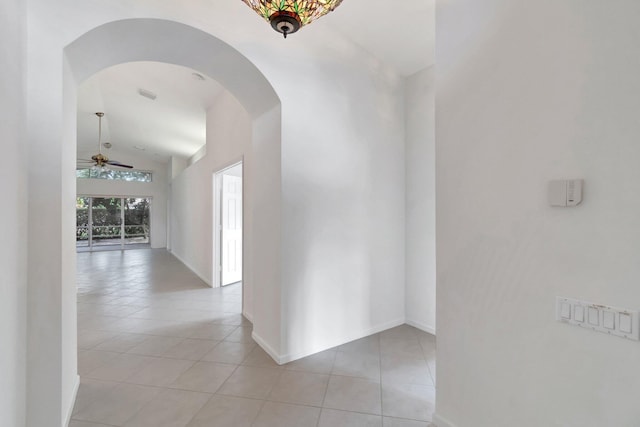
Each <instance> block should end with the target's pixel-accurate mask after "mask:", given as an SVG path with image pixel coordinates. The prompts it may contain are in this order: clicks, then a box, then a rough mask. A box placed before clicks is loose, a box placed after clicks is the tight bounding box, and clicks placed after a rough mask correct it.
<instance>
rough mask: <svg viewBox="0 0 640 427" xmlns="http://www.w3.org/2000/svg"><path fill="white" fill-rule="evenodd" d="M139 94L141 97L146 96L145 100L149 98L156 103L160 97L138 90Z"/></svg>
mask: <svg viewBox="0 0 640 427" xmlns="http://www.w3.org/2000/svg"><path fill="white" fill-rule="evenodd" d="M138 93H139V94H140V96H144V97H145V98H149V99H150V100H152V101H155V100H156V98H157V97H158V95H156V94H155V93H153V92H151V91H150V90H146V89H138Z"/></svg>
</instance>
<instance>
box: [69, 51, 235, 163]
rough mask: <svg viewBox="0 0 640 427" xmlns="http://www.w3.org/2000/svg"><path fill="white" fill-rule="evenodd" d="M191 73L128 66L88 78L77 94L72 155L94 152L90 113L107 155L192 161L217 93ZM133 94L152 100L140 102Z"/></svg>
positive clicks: (218, 88) (149, 65)
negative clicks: (124, 153)
mask: <svg viewBox="0 0 640 427" xmlns="http://www.w3.org/2000/svg"><path fill="white" fill-rule="evenodd" d="M193 73H195V71H193V70H191V69H189V68H185V67H181V66H178V65H172V64H166V63H160V62H129V63H126V64H122V65H117V66H114V67H111V68H107V69H105V70H103V71H101V72H99V73H97V74H95V75H94V76H92V77H91V78H89V79H88V80H87V81H85V82H84V83H83V84H82V85H80V87H79V89H78V152H87V151H88V152H97V150H98V118H97V116H96V115H95V113H96V112H98V111H102V112H104V113H105V116H104V118H103V119H102V142H111V144H112V149H113V150H116V151H135V152H137V153H138V154H145V155H148V156H152V157H155V158H156V159H157V160H158V161H162V162H164V161H166V160H168V158H169V157H170V156H172V155H176V156H181V157H190V156H191V155H193V154H194V153H195V152H196V151H197V150H198V149H199V148H200V147H202V145H203V144H204V143H205V136H206V124H205V111H206V110H207V109H208V108H209V107H210V106H211V105H212V103H213V102H214V101H215V99H216V97H217V96H218V95H219V94H220V93H221V92H222V90H223V89H222V87H221V86H220V85H219V84H218V83H217V82H215V81H213V80H211V79H209V78H206V77H204V80H201V79H200V78H197V77H196V76H194V74H193ZM139 89H144V90H148V91H151V92H152V93H154V94H155V95H156V99H155V100H151V99H149V98H146V97H144V96H141V95H140V94H139V93H138V91H139ZM103 150H104V149H103Z"/></svg>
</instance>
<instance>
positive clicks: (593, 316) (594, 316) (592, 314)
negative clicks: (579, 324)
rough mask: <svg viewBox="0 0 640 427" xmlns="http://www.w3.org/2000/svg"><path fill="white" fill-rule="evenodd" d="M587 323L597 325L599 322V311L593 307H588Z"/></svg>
mask: <svg viewBox="0 0 640 427" xmlns="http://www.w3.org/2000/svg"><path fill="white" fill-rule="evenodd" d="M588 313H589V324H590V325H593V326H598V325H599V324H600V316H599V314H600V312H599V311H598V309H597V308H595V307H589V309H588Z"/></svg>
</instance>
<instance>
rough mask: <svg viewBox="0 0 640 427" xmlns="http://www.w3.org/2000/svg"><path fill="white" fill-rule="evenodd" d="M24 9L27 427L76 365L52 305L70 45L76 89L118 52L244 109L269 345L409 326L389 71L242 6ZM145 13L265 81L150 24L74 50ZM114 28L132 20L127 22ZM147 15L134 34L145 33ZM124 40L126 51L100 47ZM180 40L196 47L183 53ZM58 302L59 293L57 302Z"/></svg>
mask: <svg viewBox="0 0 640 427" xmlns="http://www.w3.org/2000/svg"><path fill="white" fill-rule="evenodd" d="M27 7H28V12H29V15H28V16H29V25H28V31H29V34H28V36H29V37H28V39H29V43H30V44H29V49H28V61H29V62H28V65H29V66H28V67H27V68H28V70H29V75H28V99H29V101H30V102H29V103H28V106H29V116H28V121H29V122H28V132H29V145H30V152H31V154H32V155H33V157H34V159H35V160H34V161H33V162H31V163H30V187H29V189H30V193H29V194H30V198H31V201H32V203H33V205H34V207H36V208H38V209H45V208H46V209H48V212H49V215H48V216H47V217H46V218H44V219H43V218H41V217H36V216H35V215H31V216H30V218H29V224H30V225H29V231H30V237H29V252H30V253H29V263H30V268H32V269H31V276H30V279H29V283H30V284H31V283H33V285H34V286H33V292H31V293H30V297H31V298H30V302H29V304H30V308H31V309H32V310H31V314H30V318H31V321H32V324H33V325H34V328H33V334H32V336H31V338H30V342H31V343H32V345H34V346H35V345H36V344H38V343H42V344H43V345H45V347H46V348H50V349H51V351H52V353H53V356H49V355H47V357H45V356H44V355H42V354H37V353H35V352H34V355H33V356H32V358H33V360H31V361H30V364H32V365H33V375H32V376H31V378H32V379H31V381H30V387H29V388H30V395H31V397H32V399H30V401H32V402H37V406H36V407H35V408H34V410H33V416H32V420H31V421H30V427H31V426H33V427H36V426H38V427H39V426H40V425H46V423H55V424H57V423H58V422H57V420H58V419H59V418H62V417H63V415H62V414H61V411H60V408H58V406H59V402H60V400H59V399H57V398H54V397H55V396H59V395H61V396H68V395H69V393H68V390H67V387H66V385H64V386H63V385H62V384H63V382H64V383H65V384H67V383H68V382H69V383H70V382H71V381H68V382H67V380H64V381H63V380H62V379H61V378H60V375H61V373H60V370H59V369H58V368H59V366H61V365H63V364H64V365H67V364H71V363H72V362H73V359H72V358H70V357H69V358H66V357H64V360H63V354H69V353H70V349H71V343H70V342H67V341H64V345H65V346H69V348H68V349H64V350H63V349H62V348H61V346H62V345H63V344H62V343H63V340H62V337H61V334H62V332H61V331H60V328H62V329H64V330H65V331H67V332H68V331H72V330H73V328H74V326H75V325H74V324H71V322H70V321H68V320H69V319H67V318H66V317H65V319H64V321H63V317H62V312H61V311H62V307H63V306H64V307H66V306H67V305H68V304H69V302H70V301H73V300H74V298H75V294H74V292H73V291H70V290H71V289H72V288H73V282H74V277H73V274H72V272H71V271H72V269H71V268H70V267H71V265H72V264H73V261H72V260H67V259H66V258H65V257H68V258H72V257H69V256H68V253H66V252H65V253H62V251H61V249H64V250H65V251H67V249H68V248H67V246H68V241H67V240H65V242H66V243H65V244H64V245H61V241H63V240H64V239H69V237H68V236H72V235H73V234H72V233H73V225H72V224H71V222H70V218H71V217H72V215H73V212H72V210H73V197H74V195H75V180H74V179H73V177H72V175H71V174H72V171H73V168H72V167H71V166H70V165H67V164H66V162H68V159H70V158H73V157H72V156H71V155H67V154H66V151H64V150H63V148H64V149H65V150H68V149H69V147H72V148H73V149H75V147H74V145H75V143H74V140H73V139H71V140H68V139H67V137H68V136H69V135H68V134H65V132H66V133H69V132H68V131H66V130H64V129H66V128H67V127H68V126H66V125H65V126H63V123H67V121H72V112H71V111H70V110H71V109H70V108H65V110H64V112H63V111H62V110H61V105H63V98H64V97H63V93H64V91H63V78H64V77H65V76H67V74H69V73H67V72H65V67H64V61H63V58H64V55H65V54H66V56H67V58H68V59H69V63H70V64H71V65H72V67H71V68H72V70H71V74H73V75H72V76H69V78H72V80H74V82H75V83H76V84H77V83H79V82H81V81H82V80H83V79H84V78H86V77H88V75H87V71H88V70H94V72H95V71H96V70H99V69H100V68H101V67H104V66H109V65H113V64H115V63H118V61H119V62H122V61H127V60H145V59H146V60H151V59H153V60H160V61H162V60H165V59H166V60H167V61H168V62H173V63H180V64H182V65H185V66H189V67H191V68H194V69H197V70H201V71H204V72H205V74H207V75H209V76H210V77H212V78H216V79H218V80H219V81H220V82H221V83H223V84H225V85H227V88H228V89H229V90H230V91H231V92H232V93H233V95H234V96H235V97H236V98H237V99H238V100H240V102H241V103H242V105H243V106H244V108H245V109H247V111H248V112H249V115H250V116H251V117H252V119H253V123H252V129H251V130H252V135H253V149H254V160H255V168H254V171H255V173H256V176H260V179H259V180H257V182H255V183H254V184H255V191H254V194H255V197H254V200H253V201H254V211H256V212H257V211H260V212H261V214H260V215H259V217H257V218H255V220H254V221H253V230H252V231H253V233H254V237H255V239H254V245H253V249H254V251H255V253H256V256H255V257H254V259H255V262H254V272H255V276H256V277H255V278H256V279H258V278H259V280H260V281H261V286H256V287H255V289H254V298H253V300H254V302H256V301H259V302H260V307H258V305H257V304H256V305H255V307H254V313H253V315H254V316H253V317H254V320H255V328H254V333H256V336H257V337H259V339H261V341H262V343H263V344H264V345H265V346H266V347H269V348H270V351H271V353H272V355H274V356H275V357H276V358H278V359H279V360H280V361H284V360H287V359H288V358H295V357H301V356H304V355H306V354H309V353H313V352H315V351H318V350H321V349H323V348H326V347H331V346H334V345H337V344H341V343H343V342H345V341H348V340H350V339H355V338H359V337H361V336H363V335H366V334H368V333H371V332H375V331H376V330H380V329H384V328H386V327H389V326H393V325H395V324H397V323H401V322H402V321H403V320H404V300H405V297H404V237H403V236H404V201H405V195H404V167H403V166H404V123H403V121H404V120H403V113H402V110H403V107H404V102H403V93H402V80H401V79H400V78H399V77H398V76H397V75H396V74H395V73H394V72H393V71H392V70H391V69H390V68H388V67H386V66H385V65H384V64H382V63H381V62H380V61H378V60H376V59H375V58H373V57H372V56H371V55H370V54H368V53H367V52H365V51H363V50H362V49H361V48H359V47H357V46H356V45H354V44H352V43H350V42H347V41H345V39H344V38H342V37H341V36H340V35H339V34H336V33H335V32H333V31H331V30H330V29H329V28H327V27H315V28H314V26H311V27H309V28H306V29H305V31H304V32H300V34H299V36H300V37H296V38H291V40H287V43H283V40H282V38H281V37H276V36H277V34H273V33H272V30H271V29H270V28H269V26H268V25H263V26H256V25H255V23H256V17H255V16H254V15H253V14H251V11H250V10H247V8H246V5H243V4H242V3H241V2H232V3H228V2H215V3H211V2H206V3H198V4H193V5H190V7H189V8H185V7H183V6H182V5H179V4H177V3H173V2H154V3H153V4H150V3H147V2H142V1H134V2H132V1H129V0H114V1H111V2H102V3H100V2H77V1H75V0H61V1H59V2H56V3H55V4H53V3H51V2H49V1H45V0H33V1H31V2H29V3H28V4H27ZM140 16H151V17H154V18H166V19H170V20H176V21H180V22H182V23H185V24H188V25H192V26H194V27H196V28H200V29H202V30H204V31H206V32H209V33H210V34H215V35H216V36H217V37H219V38H222V39H224V40H225V41H227V42H229V43H230V44H231V45H233V46H235V47H236V48H238V49H239V50H240V52H241V53H242V54H244V55H246V57H247V58H249V59H250V61H251V62H252V63H254V64H256V66H257V67H259V68H260V71H262V73H263V74H264V76H266V79H265V78H263V77H262V76H261V75H260V74H259V73H257V72H256V69H255V68H252V67H251V64H250V63H248V62H247V61H245V62H246V63H243V67H235V66H229V65H228V64H229V63H231V64H235V63H240V62H242V61H240V60H239V59H238V56H237V52H234V51H233V49H231V48H229V46H226V45H224V44H223V43H221V42H219V41H217V40H216V39H213V42H211V38H207V37H205V36H207V35H206V34H205V33H202V34H200V33H197V32H195V31H194V32H191V33H189V34H188V36H187V37H178V38H176V37H173V35H174V33H171V32H169V33H164V32H162V31H160V34H158V36H159V37H158V38H157V41H156V42H155V44H153V45H147V40H146V39H145V37H142V38H127V39H126V40H124V37H125V36H124V33H122V32H120V33H115V32H111V33H109V37H101V35H104V34H103V33H102V32H101V31H100V30H98V31H96V32H92V33H90V34H88V37H87V38H86V39H82V42H81V43H80V44H75V43H74V44H73V45H72V46H68V45H69V44H70V43H72V42H74V40H76V39H78V38H79V37H80V36H82V35H83V34H85V33H86V32H87V31H90V30H92V29H93V28H96V27H98V26H100V25H103V24H105V23H107V22H110V21H113V20H120V19H127V18H135V17H140ZM203 16H206V17H207V18H206V19H203V18H202V17H203ZM229 16H233V18H234V19H229V18H228V17H229ZM114 25H115V26H116V27H117V28H121V29H123V31H124V30H127V22H119V23H118V24H114ZM154 25H155V24H154V23H153V22H146V23H140V24H139V25H138V26H137V28H138V30H139V31H146V32H145V34H148V33H152V32H153V31H155V30H156V28H155V27H154ZM174 27H175V28H176V29H177V30H179V29H180V25H179V24H175V25H174ZM110 28H113V27H110ZM163 28H165V29H166V28H167V26H165V27H163ZM247 28H255V30H252V31H247V30H246V29H247ZM321 28H326V29H324V30H323V29H321ZM105 31H107V32H108V31H109V30H105ZM263 35H264V37H263ZM267 35H268V36H271V37H267ZM124 41H126V43H127V44H126V49H124V51H115V50H113V49H110V48H111V47H113V46H122V45H121V43H123V42H124ZM159 41H162V43H160V42H159ZM186 42H189V43H190V44H188V45H187V46H190V47H191V48H192V50H189V49H188V48H187V49H185V48H183V47H182V46H184V43H186ZM207 43H209V44H207ZM209 45H213V46H214V47H215V49H214V50H215V51H216V52H218V56H216V61H212V59H211V58H212V57H211V52H212V50H211V49H207V50H198V49H200V48H201V47H202V46H209ZM67 46H68V47H67ZM87 47H91V48H93V51H94V53H95V54H94V55H93V56H92V55H91V54H90V53H88V52H87ZM178 48H180V50H179V52H178V50H177V49H178ZM176 52H178V53H176ZM202 52H207V54H202ZM76 54H79V55H80V56H79V57H78V56H77V55H76ZM234 55H235V56H234ZM230 61H231V62H230ZM247 64H248V65H247ZM267 80H268V81H267ZM274 90H275V93H277V95H278V97H279V98H280V99H279V101H280V102H281V103H282V109H281V108H280V106H279V104H278V105H276V104H277V103H275V102H274V98H276V97H275V96H274ZM281 117H282V119H281ZM327 124H328V125H327ZM281 129H282V131H281ZM281 145H282V151H281V148H280V146H281ZM61 152H63V156H64V157H65V158H64V163H63V161H60V157H59V156H60V153H61ZM281 163H282V164H281ZM63 165H64V166H63ZM194 166H195V165H194ZM281 169H282V173H281ZM71 189H73V191H70V190H71ZM172 190H175V189H172ZM61 195H62V196H63V198H61V197H60V196H61ZM174 214H175V212H172V213H171V215H172V216H173V215H174ZM281 224H286V229H285V228H281ZM172 228H173V227H172ZM172 234H174V236H175V233H172ZM43 235H47V237H48V238H47V239H44V240H43V239H42V238H41V237H40V236H43ZM65 236H66V237H65ZM175 243H176V242H174V241H172V247H175ZM274 248H275V250H274ZM257 254H260V256H257ZM70 285H71V286H70ZM60 299H62V300H64V303H62V304H57V303H55V304H54V303H52V301H54V302H55V301H59V300H60ZM328 307H330V309H328ZM285 325H286V326H285ZM345 325H347V326H346V327H345ZM65 333H66V332H65ZM308 337H314V339H312V340H309V339H307V338H308ZM34 348H35V347H34ZM63 371H64V372H67V370H66V369H64V370H63ZM63 389H64V390H63ZM62 406H63V407H65V408H66V407H68V406H70V402H65V403H63V405H62ZM65 410H66V409H65Z"/></svg>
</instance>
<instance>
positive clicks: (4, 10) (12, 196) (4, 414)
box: [0, 0, 27, 427]
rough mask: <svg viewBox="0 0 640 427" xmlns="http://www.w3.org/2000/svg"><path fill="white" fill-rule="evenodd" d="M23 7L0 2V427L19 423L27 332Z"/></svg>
mask: <svg viewBox="0 0 640 427" xmlns="http://www.w3.org/2000/svg"><path fill="white" fill-rule="evenodd" d="M25 35H26V11H25V5H24V2H22V1H20V0H9V1H3V2H2V3H0V39H1V40H11V41H13V43H4V42H3V43H2V44H1V47H0V69H2V78H1V79H0V93H1V94H2V96H0V117H1V119H0V140H1V141H2V152H3V156H4V158H5V162H4V164H3V166H2V168H0V194H2V215H1V216H0V218H2V223H3V231H2V236H3V244H2V245H1V246H0V349H1V351H0V378H2V387H0V414H1V415H0V426H1V427H16V426H18V427H20V426H23V425H24V422H25V396H26V395H25V381H26V371H25V358H26V346H27V343H26V332H27V316H26V310H27V303H26V298H27V289H26V287H27V279H26V275H27V269H26V233H27V226H26V225H27V224H26V221H25V217H26V213H27V194H26V191H27V168H26V161H25V160H26V157H25V154H26V149H25V140H26V137H25V131H26V129H25V123H26V119H25V108H26V105H25V95H26V78H25V74H24V73H25V71H26V68H25V57H24V43H25Z"/></svg>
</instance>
